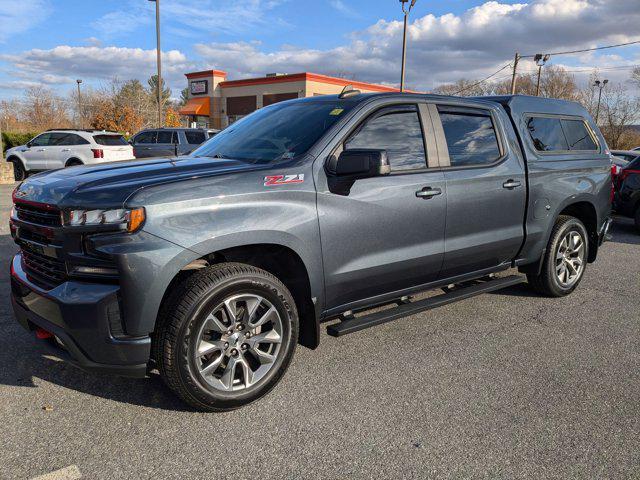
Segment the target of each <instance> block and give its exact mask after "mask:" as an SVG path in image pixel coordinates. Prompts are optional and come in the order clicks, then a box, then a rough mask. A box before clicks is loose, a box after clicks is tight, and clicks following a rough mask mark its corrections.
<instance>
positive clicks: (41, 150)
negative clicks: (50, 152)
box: [36, 148, 46, 152]
mask: <svg viewBox="0 0 640 480" xmlns="http://www.w3.org/2000/svg"><path fill="white" fill-rule="evenodd" d="M36 152H46V150H45V149H44V148H39V149H38V150H36Z"/></svg>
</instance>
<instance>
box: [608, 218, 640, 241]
mask: <svg viewBox="0 0 640 480" xmlns="http://www.w3.org/2000/svg"><path fill="white" fill-rule="evenodd" d="M609 233H610V234H611V236H612V237H613V238H612V239H611V242H613V243H627V244H629V245H640V230H638V229H637V228H636V226H635V223H634V221H633V219H631V218H625V217H615V218H614V221H613V225H611V229H610V230H609Z"/></svg>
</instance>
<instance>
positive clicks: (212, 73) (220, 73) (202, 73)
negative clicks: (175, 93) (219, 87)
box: [184, 70, 227, 80]
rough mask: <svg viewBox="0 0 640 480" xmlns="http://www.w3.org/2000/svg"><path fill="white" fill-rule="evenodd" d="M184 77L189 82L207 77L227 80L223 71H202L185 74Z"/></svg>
mask: <svg viewBox="0 0 640 480" xmlns="http://www.w3.org/2000/svg"><path fill="white" fill-rule="evenodd" d="M184 76H185V77H187V78H188V79H189V80H191V79H192V78H205V77H206V78H208V77H224V78H227V72H225V71H223V70H202V71H200V72H190V73H185V74H184Z"/></svg>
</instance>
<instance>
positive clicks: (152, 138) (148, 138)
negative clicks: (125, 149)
mask: <svg viewBox="0 0 640 480" xmlns="http://www.w3.org/2000/svg"><path fill="white" fill-rule="evenodd" d="M157 135H158V132H156V131H155V130H151V131H148V132H142V133H140V134H138V136H137V137H136V140H135V142H134V143H135V144H136V145H137V144H138V143H156V137H157Z"/></svg>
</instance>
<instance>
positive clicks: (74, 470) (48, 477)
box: [31, 465, 82, 480]
mask: <svg viewBox="0 0 640 480" xmlns="http://www.w3.org/2000/svg"><path fill="white" fill-rule="evenodd" d="M79 478H82V473H80V469H79V468H78V467H77V466H76V465H71V466H69V467H66V468H62V469H60V470H56V471H55V472H49V473H45V474H44V475H40V476H38V477H34V478H32V479H31V480H77V479H79Z"/></svg>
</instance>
